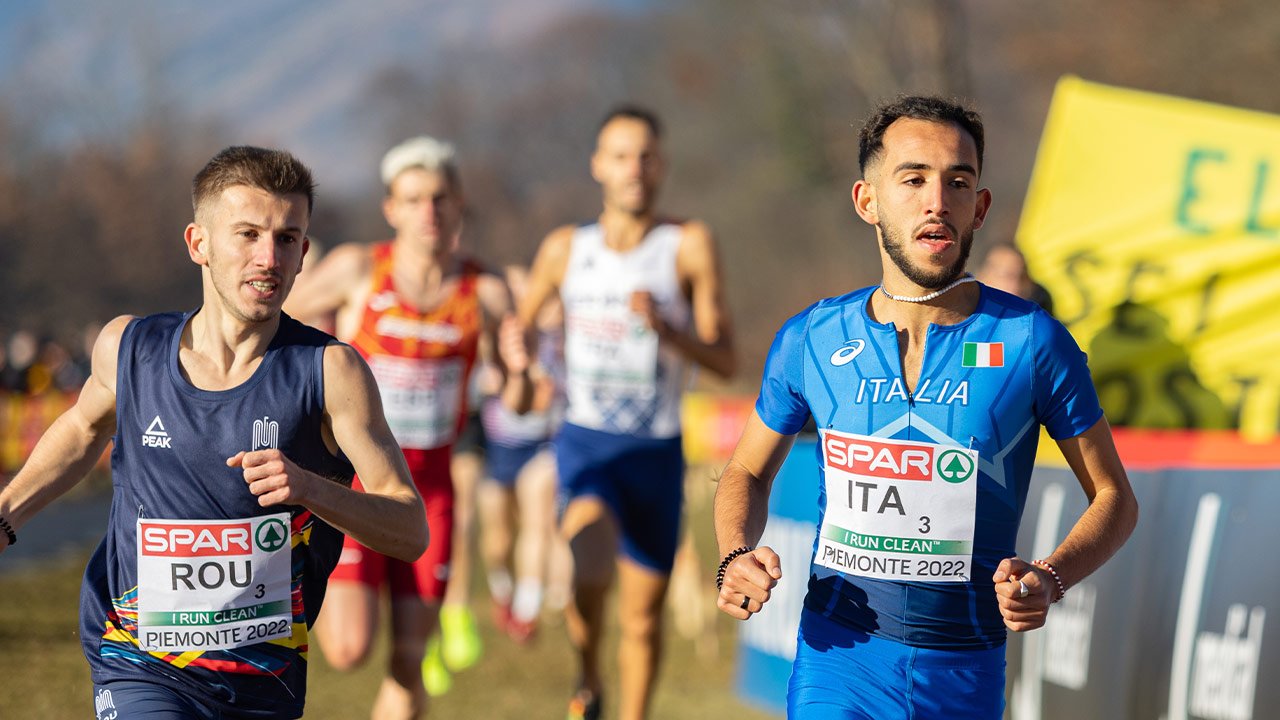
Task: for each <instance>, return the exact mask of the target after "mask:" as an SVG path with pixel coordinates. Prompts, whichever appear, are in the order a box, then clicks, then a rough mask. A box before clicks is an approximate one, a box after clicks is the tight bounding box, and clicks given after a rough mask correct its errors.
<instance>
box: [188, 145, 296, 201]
mask: <svg viewBox="0 0 1280 720" xmlns="http://www.w3.org/2000/svg"><path fill="white" fill-rule="evenodd" d="M233 185H247V186H249V187H251V188H257V189H259V190H265V191H266V192H269V193H271V194H273V195H293V194H299V195H305V196H307V217H311V208H312V206H313V205H314V204H315V190H316V184H315V182H314V181H313V180H312V179H311V170H309V169H308V168H307V166H306V165H303V164H302V162H301V161H300V160H298V158H296V157H294V156H293V155H292V154H290V153H288V152H285V151H284V150H267V149H264V148H260V147H253V146H252V145H235V146H232V147H229V148H225V149H223V150H222V151H221V152H219V153H218V154H217V155H214V156H213V159H212V160H210V161H209V162H208V163H207V164H206V165H205V166H204V167H203V168H201V169H200V172H198V173H196V177H195V179H194V180H192V181H191V209H192V211H193V212H195V213H199V212H200V206H201V205H203V204H204V203H205V202H208V201H209V200H213V199H214V198H216V197H218V196H219V195H221V194H222V191H223V190H226V189H227V188H229V187H231V186H233Z"/></svg>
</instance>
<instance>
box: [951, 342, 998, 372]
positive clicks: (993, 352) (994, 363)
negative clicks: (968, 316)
mask: <svg viewBox="0 0 1280 720" xmlns="http://www.w3.org/2000/svg"><path fill="white" fill-rule="evenodd" d="M961 365H963V366H964V367H1004V343H975V342H967V343H965V344H964V357H963V359H962V361H961Z"/></svg>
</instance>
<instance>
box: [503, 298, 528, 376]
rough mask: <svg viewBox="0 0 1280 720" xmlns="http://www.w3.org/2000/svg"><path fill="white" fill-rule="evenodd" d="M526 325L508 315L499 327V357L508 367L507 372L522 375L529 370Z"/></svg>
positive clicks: (512, 315) (513, 316)
mask: <svg viewBox="0 0 1280 720" xmlns="http://www.w3.org/2000/svg"><path fill="white" fill-rule="evenodd" d="M525 335H526V333H525V326H524V323H522V322H520V319H519V318H517V317H516V316H515V315H514V314H511V313H508V314H507V316H506V317H504V318H502V324H501V325H499V326H498V357H500V358H502V364H503V365H505V366H506V367H507V372H511V373H522V372H524V371H525V370H528V369H529V365H530V361H529V343H528V338H526V336H525Z"/></svg>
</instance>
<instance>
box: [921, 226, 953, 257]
mask: <svg viewBox="0 0 1280 720" xmlns="http://www.w3.org/2000/svg"><path fill="white" fill-rule="evenodd" d="M916 241H917V242H919V243H921V244H923V245H924V246H925V248H926V249H928V251H929V252H931V253H940V252H943V251H945V250H946V249H947V248H949V247H951V246H952V245H953V244H954V241H953V240H952V239H951V233H949V232H947V231H946V230H926V231H924V232H921V233H918V234H917V235H916Z"/></svg>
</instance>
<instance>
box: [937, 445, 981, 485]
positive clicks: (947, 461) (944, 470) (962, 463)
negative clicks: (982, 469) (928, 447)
mask: <svg viewBox="0 0 1280 720" xmlns="http://www.w3.org/2000/svg"><path fill="white" fill-rule="evenodd" d="M973 471H974V462H973V458H971V457H969V454H968V453H966V452H965V451H963V450H943V451H942V452H940V453H938V457H937V459H936V460H935V461H934V472H936V473H937V474H938V477H940V478H942V479H943V480H946V481H947V482H949V483H962V482H964V481H965V480H968V479H969V478H971V477H973Z"/></svg>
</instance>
